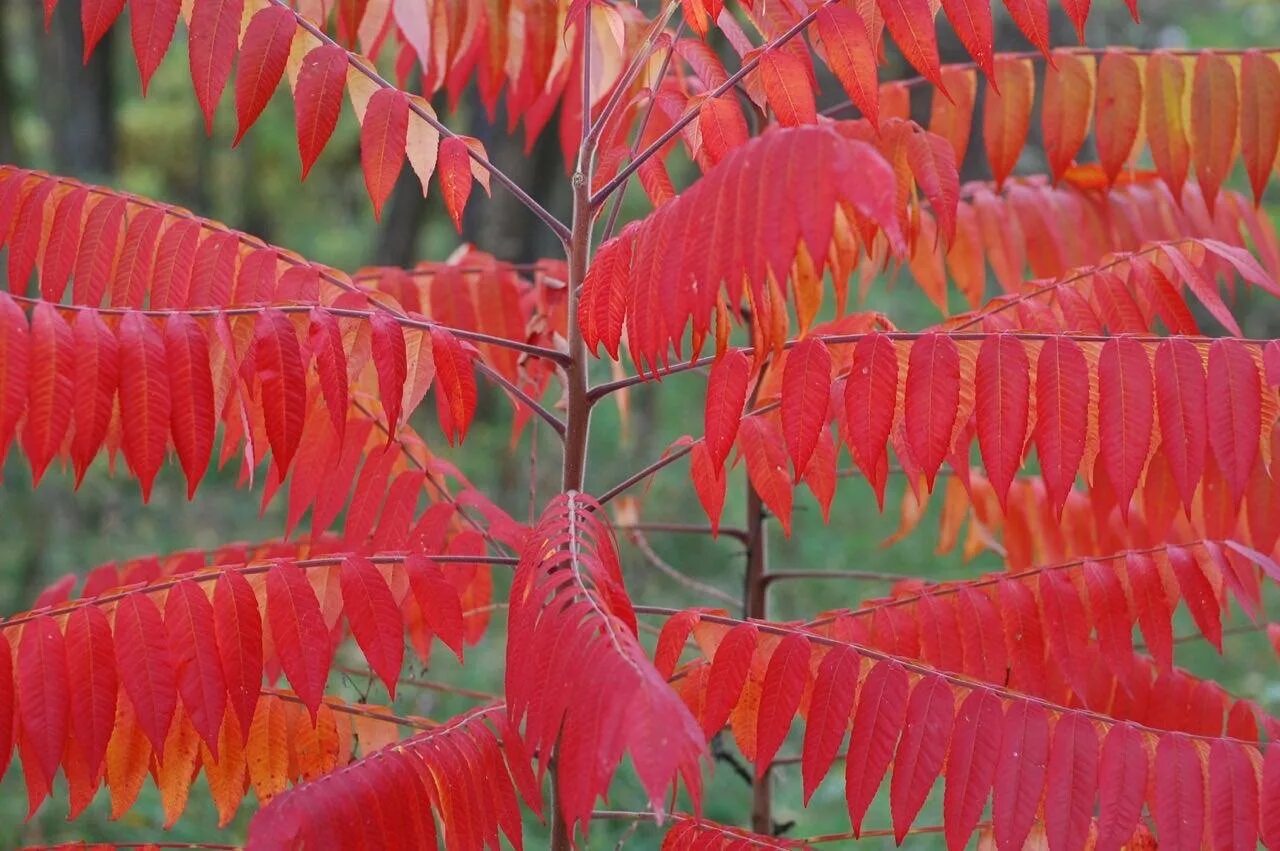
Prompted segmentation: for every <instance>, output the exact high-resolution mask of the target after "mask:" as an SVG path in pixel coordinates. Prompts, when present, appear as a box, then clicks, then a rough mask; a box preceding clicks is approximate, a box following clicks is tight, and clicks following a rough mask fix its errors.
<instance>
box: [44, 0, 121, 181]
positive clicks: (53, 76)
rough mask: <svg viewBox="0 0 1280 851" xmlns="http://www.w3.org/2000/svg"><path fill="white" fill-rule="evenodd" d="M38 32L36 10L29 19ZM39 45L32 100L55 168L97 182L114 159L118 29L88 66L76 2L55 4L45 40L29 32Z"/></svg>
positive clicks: (101, 44)
mask: <svg viewBox="0 0 1280 851" xmlns="http://www.w3.org/2000/svg"><path fill="white" fill-rule="evenodd" d="M32 21H33V22H34V25H35V28H36V29H37V30H39V29H40V28H41V27H43V25H44V21H43V18H42V16H41V15H40V13H39V11H38V10H37V12H36V14H34V15H33V16H32ZM33 36H34V37H36V40H37V42H38V43H39V45H40V49H39V62H40V79H41V80H42V81H44V84H43V85H42V86H41V89H40V91H39V92H38V94H37V96H36V97H35V100H36V101H37V102H38V103H39V104H40V107H39V108H40V111H41V114H42V115H43V116H44V119H45V122H46V123H47V124H48V127H49V150H50V154H51V155H52V157H53V168H54V170H55V171H57V172H59V173H60V174H66V175H72V176H75V177H82V178H86V179H98V180H101V179H103V178H105V177H108V176H110V175H111V174H112V172H113V171H114V169H115V158H116V127H115V86H114V84H113V81H112V79H111V54H112V47H113V44H114V40H115V38H116V30H115V29H112V30H110V31H108V32H107V34H106V35H105V36H103V38H102V40H101V41H100V42H98V46H97V48H96V49H95V50H94V52H93V57H92V58H91V59H90V60H89V64H88V65H87V66H85V65H84V64H83V61H82V57H83V55H84V39H83V37H82V35H81V28H80V2H79V0H67V2H62V3H59V4H58V6H57V9H56V10H55V11H54V14H53V22H52V23H51V25H50V28H49V34H48V35H47V36H46V35H44V34H43V33H41V32H35V33H33Z"/></svg>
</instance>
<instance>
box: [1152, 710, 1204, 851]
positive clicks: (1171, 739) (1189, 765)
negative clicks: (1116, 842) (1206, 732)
mask: <svg viewBox="0 0 1280 851" xmlns="http://www.w3.org/2000/svg"><path fill="white" fill-rule="evenodd" d="M1204 793H1205V788H1204V763H1203V761H1202V760H1201V759H1200V754H1199V752H1198V751H1197V750H1196V746H1195V743H1194V742H1193V741H1192V740H1191V739H1189V738H1187V737H1186V736H1183V735H1181V734H1179V733H1165V734H1164V735H1162V736H1161V737H1160V741H1159V742H1158V743H1157V744H1156V764H1155V798H1154V800H1153V801H1152V804H1153V806H1152V813H1151V814H1152V815H1153V816H1155V820H1156V831H1157V833H1158V834H1159V836H1160V847H1161V848H1162V849H1169V850H1170V851H1182V849H1187V851H1190V849H1198V848H1201V847H1203V846H1202V843H1201V838H1202V837H1203V836H1204V797H1205V794H1204Z"/></svg>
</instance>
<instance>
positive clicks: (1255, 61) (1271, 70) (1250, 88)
mask: <svg viewBox="0 0 1280 851" xmlns="http://www.w3.org/2000/svg"><path fill="white" fill-rule="evenodd" d="M1240 93H1241V95H1242V96H1243V102H1242V103H1241V104H1240V154H1241V157H1242V158H1243V159H1244V166H1245V171H1246V172H1247V173H1248V175H1249V185H1250V187H1252V189H1253V201H1254V203H1255V204H1257V203H1260V202H1261V200H1262V193H1263V192H1265V191H1266V188H1267V181H1268V180H1270V179H1271V169H1272V167H1273V166H1274V165H1275V161H1276V151H1277V148H1280V67H1278V66H1277V65H1276V63H1275V60H1274V59H1272V58H1271V57H1270V56H1268V55H1267V54H1265V53H1262V52H1260V51H1257V50H1247V51H1245V54H1244V57H1243V59H1242V60H1241V62H1240Z"/></svg>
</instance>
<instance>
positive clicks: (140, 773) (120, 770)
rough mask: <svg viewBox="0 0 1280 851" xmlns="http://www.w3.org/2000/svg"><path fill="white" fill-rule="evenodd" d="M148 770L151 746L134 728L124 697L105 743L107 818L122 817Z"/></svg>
mask: <svg viewBox="0 0 1280 851" xmlns="http://www.w3.org/2000/svg"><path fill="white" fill-rule="evenodd" d="M150 767H151V743H150V742H148V741H147V736H146V734H145V733H143V732H142V728H141V727H139V726H138V723H137V719H136V717H135V715H134V711H133V704H132V703H130V702H129V699H128V698H127V697H125V696H124V695H121V697H120V702H119V703H118V704H117V706H116V726H115V729H113V730H112V732H111V741H110V742H109V743H108V744H107V772H106V776H107V787H108V788H109V789H110V790H111V818H113V819H118V818H120V816H122V815H124V814H125V813H126V812H127V811H128V810H129V808H130V807H132V806H133V802H134V801H136V800H137V798H138V792H139V791H141V790H142V781H143V780H145V779H146V777H147V771H148V769H150Z"/></svg>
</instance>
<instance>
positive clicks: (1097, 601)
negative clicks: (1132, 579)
mask: <svg viewBox="0 0 1280 851" xmlns="http://www.w3.org/2000/svg"><path fill="white" fill-rule="evenodd" d="M1083 573H1084V581H1085V588H1086V590H1087V591H1088V594H1089V610H1090V613H1091V616H1092V620H1093V622H1094V625H1095V627H1096V628H1097V630H1098V647H1099V649H1100V650H1101V651H1102V658H1103V660H1104V661H1105V662H1106V663H1107V666H1108V667H1110V668H1111V670H1112V672H1113V673H1114V674H1115V675H1116V676H1117V677H1121V676H1124V675H1125V674H1126V673H1128V671H1129V670H1130V668H1131V667H1132V665H1133V613H1132V611H1131V610H1130V607H1129V598H1128V597H1126V596H1125V591H1124V586H1123V585H1122V584H1120V577H1119V576H1118V575H1117V573H1116V570H1115V568H1113V567H1112V566H1111V565H1110V564H1099V563H1098V562H1096V561H1089V562H1085V564H1084V570H1083Z"/></svg>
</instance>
